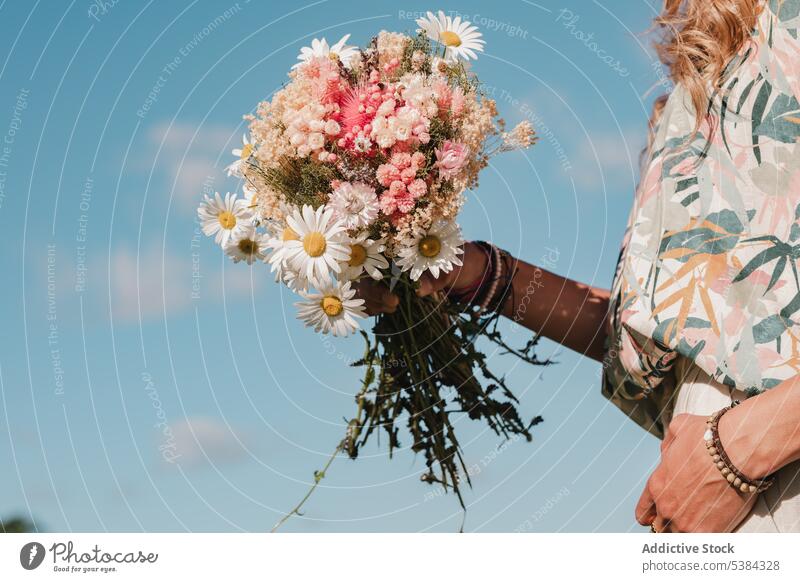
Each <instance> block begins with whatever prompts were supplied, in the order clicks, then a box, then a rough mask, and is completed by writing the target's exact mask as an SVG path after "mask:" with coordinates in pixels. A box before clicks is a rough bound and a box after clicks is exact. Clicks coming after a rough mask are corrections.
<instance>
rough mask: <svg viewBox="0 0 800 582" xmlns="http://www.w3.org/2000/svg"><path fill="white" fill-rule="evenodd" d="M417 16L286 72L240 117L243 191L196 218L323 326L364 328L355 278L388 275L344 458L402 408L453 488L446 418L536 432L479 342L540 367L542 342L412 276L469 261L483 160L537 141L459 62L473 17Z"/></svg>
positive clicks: (308, 319) (309, 320)
mask: <svg viewBox="0 0 800 582" xmlns="http://www.w3.org/2000/svg"><path fill="white" fill-rule="evenodd" d="M417 22H418V24H419V26H420V30H419V32H418V34H417V35H416V36H407V35H404V34H400V33H395V32H386V31H382V32H380V33H379V34H378V35H377V37H375V38H374V39H373V40H372V42H371V43H370V44H369V45H368V46H367V47H366V48H364V49H358V48H356V47H352V46H349V45H347V44H346V42H347V40H348V38H349V35H348V36H345V37H344V38H342V39H341V40H340V41H339V42H337V43H336V44H334V45H333V46H329V45H328V44H327V42H326V41H325V40H324V39H323V40H321V41H319V40H316V39H315V40H314V41H313V43H312V45H311V47H307V48H304V49H303V50H302V52H301V54H300V57H299V59H300V61H299V62H298V63H297V64H296V65H295V66H294V67H293V68H292V71H291V72H290V74H289V78H290V81H289V83H288V84H287V85H286V86H285V87H283V88H282V89H281V90H280V91H278V92H276V93H275V94H274V95H273V97H272V99H271V100H270V101H264V102H262V103H261V104H259V106H258V108H257V111H256V114H255V115H249V116H246V119H248V120H249V122H250V127H249V129H250V132H249V136H245V137H244V138H243V145H242V148H241V149H239V150H234V154H236V155H238V156H239V159H237V160H236V161H235V162H234V163H233V164H231V166H230V167H229V172H230V174H233V175H236V176H240V177H242V178H244V186H243V189H244V198H243V199H242V198H237V197H236V196H234V195H232V194H226V195H225V197H224V198H223V197H221V196H220V195H219V194H217V195H216V198H215V199H210V198H208V197H206V200H205V201H204V202H203V203H202V204H201V206H200V209H199V210H198V213H199V216H200V219H201V221H202V224H203V230H204V232H205V233H206V234H207V235H209V236H212V235H213V236H215V240H216V242H217V243H219V244H220V245H222V247H223V249H224V251H225V253H227V254H228V255H229V256H230V257H231V258H232V259H233V260H234V261H237V262H238V261H242V260H243V261H246V262H247V263H248V264H252V263H253V262H255V261H263V262H266V263H268V264H269V265H270V268H271V270H272V272H273V273H274V275H275V279H276V281H278V282H281V283H283V284H285V285H287V286H288V287H289V288H290V289H292V290H293V291H295V292H297V293H298V294H299V295H300V297H301V300H300V301H298V302H297V304H296V305H297V308H298V317H299V318H300V319H301V320H303V321H304V322H305V323H306V325H309V326H312V327H313V328H314V329H315V331H317V332H320V333H331V334H333V335H336V336H346V335H348V334H351V333H353V332H354V331H357V330H359V329H360V327H361V321H363V320H364V317H365V309H364V300H363V299H361V298H358V297H357V296H356V290H355V288H354V284H355V282H356V281H359V280H361V279H364V278H370V279H373V280H375V281H382V282H385V284H386V285H388V286H389V287H390V288H391V289H392V290H393V292H394V293H395V294H397V296H398V297H399V300H400V301H399V305H398V309H397V310H396V312H394V313H391V314H382V315H380V316H379V317H377V318H376V320H375V325H374V328H373V336H372V338H370V336H368V335H367V334H366V333H365V332H363V331H362V332H361V333H362V334H363V335H364V337H365V338H366V341H367V347H366V350H365V354H364V357H363V358H362V359H361V360H360V361H359V362H357V365H360V366H363V367H364V368H365V376H364V380H363V383H362V387H361V390H360V391H359V392H358V393H357V395H356V404H357V413H356V415H355V416H354V417H353V419H352V420H351V421H350V423H349V424H348V427H347V431H346V435H345V437H344V438H343V440H342V442H341V443H340V444H339V446H338V447H337V449H336V453H338V452H340V451H345V452H347V453H348V454H349V455H350V456H351V457H353V458H355V457H356V456H357V455H358V451H359V448H360V447H361V446H363V445H364V443H365V442H366V441H367V439H368V437H369V436H370V435H371V434H372V433H373V432H374V431H375V429H382V430H384V431H385V432H386V433H387V434H388V437H389V438H388V442H389V447H390V451H391V450H393V449H394V448H395V447H398V446H399V445H400V435H399V429H398V427H397V426H396V424H395V421H396V420H397V419H398V418H401V417H402V418H404V419H405V421H406V424H407V427H408V430H409V432H410V436H411V439H412V442H411V449H412V450H414V451H417V452H422V453H423V454H424V455H425V459H426V463H427V470H426V472H425V473H424V474H423V480H425V481H429V482H438V483H441V484H442V485H443V486H444V487H445V488H452V489H453V490H454V491H455V492H456V493H457V494H458V495H459V498H460V489H459V483H460V480H461V478H463V477H466V478H467V479H469V476H468V475H467V473H466V468H465V466H464V463H463V460H462V458H461V451H460V448H459V444H458V440H457V438H456V435H455V431H454V427H453V425H452V423H451V418H450V417H451V415H453V414H466V415H467V416H468V417H469V418H473V419H484V420H486V421H487V423H488V424H489V426H490V427H491V428H492V429H493V430H494V431H496V432H498V433H500V434H503V435H505V436H509V435H518V434H520V435H524V436H525V437H526V438H528V439H530V434H529V432H528V431H529V428H530V426H531V425H532V424H533V423H534V422H536V421H537V419H534V421H531V422H524V421H523V420H522V419H521V418H520V415H519V414H518V412H517V410H516V407H515V402H516V399H515V398H514V396H513V394H511V392H510V391H509V390H508V388H507V387H506V385H505V382H504V380H503V378H501V377H497V376H495V374H493V373H492V372H491V371H490V370H489V368H488V366H487V361H486V356H485V354H483V353H482V352H480V351H478V350H477V349H476V348H475V341H476V339H477V338H478V337H485V338H488V339H489V340H491V341H494V342H496V343H498V344H499V345H501V346H502V347H503V348H504V349H505V350H507V351H508V352H510V353H514V354H516V355H518V356H519V357H522V358H523V359H525V360H526V361H529V362H531V363H541V362H538V361H537V360H536V358H535V356H533V355H532V350H533V347H534V345H535V341H534V340H532V341H531V342H529V343H528V345H527V346H526V347H525V348H524V349H522V350H513V349H512V348H510V347H509V346H508V345H506V344H505V342H503V340H502V338H501V336H500V333H499V332H498V330H497V327H496V317H495V316H486V315H485V314H481V313H474V312H473V313H464V310H463V307H460V306H458V305H457V304H455V303H454V302H451V301H448V299H447V298H446V296H444V295H442V294H441V293H436V294H434V295H431V296H426V297H420V296H418V295H417V293H415V287H416V286H417V285H418V280H419V278H420V277H421V276H422V275H423V274H424V273H430V276H432V277H434V278H438V277H439V276H440V275H441V274H442V273H449V272H451V271H452V269H453V268H454V266H458V265H461V259H460V256H461V254H462V252H463V250H462V245H463V240H462V237H461V231H460V228H459V226H458V223H457V222H456V218H457V215H458V213H459V210H460V209H461V206H462V204H463V201H464V191H465V190H467V189H470V188H474V187H475V186H477V183H478V174H479V172H480V171H481V169H482V168H484V167H485V166H486V165H487V163H488V160H489V158H490V157H491V156H492V155H494V154H495V153H497V152H501V151H507V150H512V149H518V148H525V147H528V146H530V145H531V144H532V143H533V142H534V140H535V138H534V132H533V130H532V128H531V126H530V125H529V124H528V123H527V122H523V123H520V124H519V125H517V126H516V127H515V128H514V129H512V130H511V131H505V129H504V124H503V121H502V120H501V119H499V118H498V116H497V110H496V107H495V103H494V101H492V100H491V99H488V98H486V97H485V96H484V95H483V94H482V93H481V90H480V86H479V83H478V80H477V78H476V76H475V75H474V74H472V73H470V72H469V70H468V68H467V66H466V64H465V60H468V59H470V58H473V59H474V58H476V57H477V54H476V53H477V52H479V51H482V50H483V44H484V41H483V40H482V39H481V34H480V33H479V32H477V29H476V28H475V27H473V26H470V23H468V22H462V21H461V20H460V19H459V18H455V19H451V18H450V17H447V16H445V15H444V14H443V13H442V12H439V13H438V15H433V14H431V13H428V17H427V18H422V19H420V20H418V21H417ZM492 321H494V322H495V325H494V326H491V325H490V323H491V322H492ZM478 370H480V372H481V373H482V375H483V376H484V378H485V379H487V380H488V382H489V385H488V386H486V387H484V386H483V385H482V384H481V382H479V381H478V380H477V378H476V377H475V375H474V372H477V371H478ZM321 475H322V473H319V472H318V473H317V474H316V476H317V481H318V480H319V478H320V477H321Z"/></svg>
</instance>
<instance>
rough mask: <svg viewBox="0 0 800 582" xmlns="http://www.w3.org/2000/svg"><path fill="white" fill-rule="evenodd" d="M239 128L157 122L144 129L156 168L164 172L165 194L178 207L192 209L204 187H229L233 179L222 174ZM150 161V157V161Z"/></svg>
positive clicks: (236, 138) (236, 143) (238, 134)
mask: <svg viewBox="0 0 800 582" xmlns="http://www.w3.org/2000/svg"><path fill="white" fill-rule="evenodd" d="M240 134H241V131H239V130H237V129H236V128H233V127H228V126H222V125H215V124H205V125H200V126H196V125H192V124H190V123H186V122H174V123H172V124H169V123H160V124H157V125H154V126H152V127H151V128H150V130H149V131H148V138H149V141H150V142H151V146H152V147H153V148H154V149H155V151H159V150H158V148H161V149H160V151H159V159H158V160H156V165H157V167H159V168H161V169H162V170H163V171H164V172H165V174H166V184H165V190H166V195H169V194H170V193H171V194H172V196H173V197H174V199H175V201H176V202H177V203H178V210H179V211H182V212H186V211H187V210H192V211H193V210H194V208H195V207H196V206H197V203H198V201H199V200H200V198H201V197H202V194H203V192H204V190H209V189H210V190H212V191H213V190H225V189H230V190H233V189H234V188H236V181H235V180H234V179H232V178H228V177H227V176H226V174H225V166H227V165H228V164H229V163H230V162H231V161H232V159H233V158H232V155H231V153H230V152H231V149H233V148H235V147H237V146H238V145H239V143H240V140H241V137H240ZM151 163H152V160H151Z"/></svg>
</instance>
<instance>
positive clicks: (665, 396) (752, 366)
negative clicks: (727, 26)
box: [603, 0, 800, 436]
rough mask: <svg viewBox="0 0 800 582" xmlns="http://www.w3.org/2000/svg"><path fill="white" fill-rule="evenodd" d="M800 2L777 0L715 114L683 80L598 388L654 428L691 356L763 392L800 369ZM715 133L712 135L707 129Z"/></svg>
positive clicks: (664, 130) (641, 208)
mask: <svg viewBox="0 0 800 582" xmlns="http://www.w3.org/2000/svg"><path fill="white" fill-rule="evenodd" d="M799 24H800V0H771V1H770V2H768V3H767V4H766V5H765V7H764V10H763V11H762V13H761V15H760V17H759V20H758V25H757V27H756V29H755V30H754V32H753V36H752V37H751V39H750V42H748V43H747V44H746V45H745V46H744V47H743V48H742V49H741V51H740V52H739V54H738V55H737V56H736V57H735V58H734V59H733V60H732V62H731V63H730V64H729V67H728V69H727V73H726V77H725V79H726V80H725V83H724V85H723V89H722V90H721V91H719V92H718V94H717V95H716V96H715V97H714V98H713V101H712V107H711V115H710V116H709V121H708V122H706V123H704V124H703V126H701V128H700V132H699V133H698V134H697V135H696V136H695V137H694V138H692V130H693V128H694V119H695V116H694V110H693V108H692V106H691V102H690V99H689V97H688V94H687V93H686V92H685V90H684V89H683V88H682V87H680V86H678V87H676V88H675V90H674V91H673V92H672V94H671V95H670V97H669V100H668V101H667V104H666V107H665V109H664V112H663V115H662V117H661V120H660V121H659V123H658V126H657V127H656V133H655V139H654V143H653V144H652V147H651V148H650V151H649V154H648V160H647V163H646V166H645V168H644V172H643V177H642V181H641V183H640V185H639V188H638V191H637V194H636V197H635V202H634V206H633V210H632V212H631V215H630V218H629V221H628V228H627V230H626V233H625V237H624V240H623V245H622V251H621V253H620V259H619V262H618V264H617V272H616V276H615V278H614V284H613V287H612V295H611V297H612V299H611V315H610V323H609V328H610V331H609V338H608V345H607V356H606V359H605V361H604V362H603V366H604V371H603V393H604V395H605V396H606V397H608V398H609V399H610V400H611V401H612V402H613V403H614V404H616V405H617V406H619V407H620V408H621V409H622V410H623V411H624V412H625V413H626V414H628V415H629V416H630V417H631V418H633V420H635V421H636V422H638V423H639V424H640V425H642V426H643V427H644V428H645V429H647V430H649V431H650V432H652V433H653V434H655V435H657V436H662V435H663V432H664V424H665V423H666V422H668V421H669V419H670V417H671V403H672V401H673V399H674V396H675V390H676V388H677V387H678V386H679V385H680V379H676V378H674V376H673V370H672V368H673V365H674V363H675V359H676V358H679V357H680V358H689V359H690V360H691V361H692V362H693V363H694V364H695V365H697V366H699V367H700V368H701V369H702V370H703V371H704V372H706V373H707V374H709V375H710V376H711V377H712V378H714V379H715V380H716V381H718V382H722V383H724V384H727V385H730V386H735V387H736V388H739V389H741V390H745V391H747V392H748V393H749V394H751V395H753V394H757V393H759V392H761V391H763V390H768V389H769V388H771V387H773V386H775V385H776V384H778V383H780V382H781V381H782V380H785V379H787V378H790V377H792V376H794V375H796V374H798V373H800V275H799V274H798V270H799V267H798V260H800V149H798V138H800V103H798V97H800V38H799V37H798V25H799ZM709 136H710V138H709Z"/></svg>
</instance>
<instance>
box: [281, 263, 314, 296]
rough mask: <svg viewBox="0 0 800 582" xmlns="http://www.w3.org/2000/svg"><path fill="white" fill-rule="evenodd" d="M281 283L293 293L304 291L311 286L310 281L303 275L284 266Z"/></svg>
mask: <svg viewBox="0 0 800 582" xmlns="http://www.w3.org/2000/svg"><path fill="white" fill-rule="evenodd" d="M282 280H283V283H284V284H285V285H286V286H287V287H288V288H289V289H291V290H292V291H294V292H295V293H305V292H306V291H308V288H309V287H311V282H310V281H309V280H308V279H306V277H305V275H303V274H301V273H298V272H297V271H294V270H292V269H291V268H290V267H288V266H286V267H284V269H283V277H282Z"/></svg>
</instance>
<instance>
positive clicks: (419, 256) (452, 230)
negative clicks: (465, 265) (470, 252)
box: [395, 220, 464, 281]
mask: <svg viewBox="0 0 800 582" xmlns="http://www.w3.org/2000/svg"><path fill="white" fill-rule="evenodd" d="M463 242H464V241H463V239H462V238H461V228H460V227H459V226H458V224H457V223H456V222H455V221H452V220H449V221H448V220H439V221H437V222H435V223H434V224H433V226H431V227H430V228H429V229H428V230H426V231H420V232H417V233H416V234H414V235H411V236H408V237H406V238H405V239H404V240H402V241H400V245H399V248H398V250H397V258H396V259H395V260H396V262H397V264H398V266H400V268H401V269H403V271H408V270H411V280H412V281H416V280H417V279H419V278H420V276H421V275H422V273H423V272H425V271H430V272H431V274H432V275H433V276H434V277H436V278H437V279H438V278H439V272H440V271H441V272H442V273H449V272H450V271H452V270H453V265H461V259H459V258H458V255H460V254H462V253H463V252H464V250H463V249H462V248H461V245H462V243H463Z"/></svg>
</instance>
